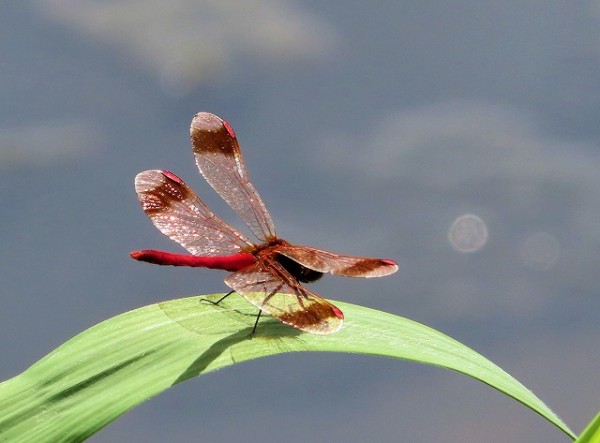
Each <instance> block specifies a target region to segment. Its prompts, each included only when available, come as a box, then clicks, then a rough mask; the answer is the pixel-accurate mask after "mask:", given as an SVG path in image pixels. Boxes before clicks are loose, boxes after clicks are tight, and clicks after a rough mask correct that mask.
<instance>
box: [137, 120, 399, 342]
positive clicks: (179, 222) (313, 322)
mask: <svg viewBox="0 0 600 443" xmlns="http://www.w3.org/2000/svg"><path fill="white" fill-rule="evenodd" d="M190 138H191V143H192V151H193V154H194V157H195V160H196V165H197V166H198V169H199V170H200V173H201V174H202V175H203V176H204V178H205V179H206V181H207V182H208V183H209V184H210V185H211V186H212V188H213V189H214V190H215V191H216V192H217V193H218V194H219V195H220V196H221V197H222V198H223V199H224V200H225V201H226V202H227V204H228V205H229V206H230V207H231V208H232V209H233V210H234V211H235V212H236V213H237V214H238V215H239V216H240V217H241V219H242V220H243V221H244V223H245V224H246V225H247V226H248V228H249V229H250V231H251V232H252V233H253V234H254V236H255V237H256V238H257V239H258V242H251V241H250V240H249V239H248V238H247V237H246V236H245V235H243V234H242V233H240V232H239V231H238V230H236V229H234V228H233V227H231V226H230V225H228V224H227V223H225V222H224V221H222V220H221V219H220V218H218V217H217V216H216V215H215V214H214V213H213V212H212V211H211V210H210V209H209V208H208V206H206V204H205V203H204V202H203V201H202V200H200V198H199V197H198V196H197V195H196V194H195V193H194V191H193V190H192V189H191V188H190V187H188V186H187V185H186V184H185V183H184V182H183V180H181V179H180V178H179V177H177V176H176V175H175V174H173V173H172V172H169V171H164V170H148V171H144V172H141V173H139V174H138V175H137V176H136V177H135V190H136V193H137V196H138V200H139V201H140V204H141V205H142V209H143V210H144V212H145V213H146V215H147V216H148V217H149V218H150V220H151V221H152V223H153V224H154V225H155V226H156V227H157V228H158V229H159V230H160V231H161V232H162V233H163V234H165V235H166V236H168V237H169V238H170V239H172V240H174V241H176V242H177V243H179V244H180V245H181V246H183V247H184V248H185V249H186V250H187V251H188V252H189V254H176V253H171V252H166V251H157V250H153V249H144V250H139V251H133V252H131V254H130V255H131V257H132V258H134V259H135V260H139V261H144V262H149V263H154V264H158V265H171V266H191V267H202V268H210V269H221V270H225V271H229V272H230V274H229V275H228V276H227V277H226V278H225V284H226V285H227V286H229V288H231V291H230V292H229V293H227V294H225V296H223V297H222V298H221V299H220V300H218V301H217V302H214V303H215V304H219V303H220V302H221V301H222V300H224V299H225V298H226V297H228V296H229V295H230V294H232V293H234V292H236V293H238V294H240V295H241V296H242V297H244V298H245V299H246V300H247V301H248V302H250V303H251V304H253V305H254V306H256V307H257V308H258V309H259V311H258V315H257V317H256V321H255V323H254V328H253V329H252V333H251V335H253V334H254V333H255V331H256V327H257V325H258V320H259V319H260V315H261V313H265V314H268V315H270V316H272V317H274V318H275V319H277V320H279V321H281V322H282V323H284V324H286V325H289V326H292V327H294V328H296V329H299V330H301V331H305V332H309V333H314V334H331V333H334V332H336V331H338V330H339V329H340V328H341V327H342V324H343V321H344V314H343V313H342V311H341V310H340V309H339V308H337V307H336V306H334V305H333V304H332V303H330V302H329V301H327V300H325V299H324V298H322V297H320V296H319V295H317V294H316V293H314V292H313V291H311V290H309V289H307V288H306V287H304V286H303V285H302V283H311V282H314V281H316V280H318V279H320V278H321V277H322V276H323V275H324V274H332V275H340V276H344V277H366V278H370V277H383V276H386V275H390V274H393V273H394V272H396V271H397V270H398V265H397V264H396V262H394V261H393V260H390V259H379V258H368V257H356V256H350V255H342V254H337V253H334V252H329V251H324V250H321V249H316V248H311V247H308V246H297V245H293V244H291V243H288V242H287V241H285V240H283V239H281V238H279V237H277V235H276V233H275V226H274V224H273V220H272V219H271V215H270V214H269V211H268V210H267V208H266V206H265V204H264V203H263V201H262V199H261V198H260V196H259V195H258V192H257V191H256V189H255V188H254V186H253V185H252V182H251V181H250V179H249V177H248V173H247V172H246V166H245V163H244V159H243V157H242V152H241V150H240V146H239V143H238V140H237V137H236V134H235V132H234V131H233V128H232V127H231V126H230V125H229V123H227V122H226V121H225V120H223V119H221V118H220V117H217V116H216V115H214V114H211V113H208V112H200V113H198V114H196V115H195V116H194V118H193V120H192V123H191V127H190ZM190 254H191V255H190Z"/></svg>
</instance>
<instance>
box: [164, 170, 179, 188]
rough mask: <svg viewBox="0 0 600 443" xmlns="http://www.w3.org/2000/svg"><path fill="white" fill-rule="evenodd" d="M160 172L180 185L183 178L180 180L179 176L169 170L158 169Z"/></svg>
mask: <svg viewBox="0 0 600 443" xmlns="http://www.w3.org/2000/svg"><path fill="white" fill-rule="evenodd" d="M160 172H162V175H164V176H165V177H167V178H169V179H171V180H173V181H174V182H176V183H179V184H180V185H182V184H183V180H181V179H180V178H179V177H177V176H176V175H175V174H173V173H172V172H169V171H160Z"/></svg>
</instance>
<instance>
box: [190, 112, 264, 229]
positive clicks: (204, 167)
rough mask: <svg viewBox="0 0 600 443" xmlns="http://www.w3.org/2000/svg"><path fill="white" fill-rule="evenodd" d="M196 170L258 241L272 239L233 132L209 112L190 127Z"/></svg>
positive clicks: (224, 122)
mask: <svg viewBox="0 0 600 443" xmlns="http://www.w3.org/2000/svg"><path fill="white" fill-rule="evenodd" d="M190 136H191V139H192V151H193V152H194V156H195V157H196V164H197V165H198V169H200V172H201V173H202V175H203V176H204V178H205V179H206V181H207V182H208V183H209V184H210V185H211V186H212V187H213V189H214V190H215V191H217V192H218V193H219V195H220V196H221V197H222V198H223V199H224V200H225V201H226V202H227V204H228V205H229V206H231V208H232V209H233V210H234V211H235V212H237V213H238V215H239V216H240V217H241V218H242V220H244V223H246V225H248V227H249V228H250V230H251V231H252V232H253V233H254V235H256V237H257V238H259V239H260V240H266V239H268V238H269V237H274V236H275V227H274V225H273V221H272V220H271V216H270V215H269V212H268V211H267V208H266V206H265V204H264V203H263V201H262V200H261V198H260V196H259V195H258V193H257V192H256V190H255V189H254V186H252V183H251V182H250V179H249V178H248V174H247V173H246V166H245V164H244V159H243V157H242V152H241V151H240V146H239V144H238V141H237V138H236V136H235V132H233V129H232V128H231V126H229V123H227V122H226V121H224V120H222V119H221V118H219V117H217V116H216V115H214V114H210V113H208V112H199V113H198V114H196V115H195V116H194V119H193V120H192V124H191V127H190Z"/></svg>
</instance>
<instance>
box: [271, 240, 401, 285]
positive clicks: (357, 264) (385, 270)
mask: <svg viewBox="0 0 600 443" xmlns="http://www.w3.org/2000/svg"><path fill="white" fill-rule="evenodd" d="M277 252H278V253H279V254H282V255H285V256H286V257H288V258H291V259H292V260H294V261H296V262H298V263H300V264H301V265H303V266H306V267H307V268H309V269H313V270H315V271H318V272H323V273H330V274H333V275H341V276H344V277H366V278H370V277H384V276H386V275H390V274H393V273H394V272H396V271H397V270H398V265H397V264H396V262H394V261H393V260H389V259H381V258H370V257H355V256H351V255H341V254H335V253H333V252H329V251H323V250H321V249H315V248H309V247H306V246H293V245H287V246H280V247H278V248H277Z"/></svg>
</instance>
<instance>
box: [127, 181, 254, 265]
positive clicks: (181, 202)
mask: <svg viewBox="0 0 600 443" xmlns="http://www.w3.org/2000/svg"><path fill="white" fill-rule="evenodd" d="M135 191H136V192H137V195H138V199H139V201H140V203H141V204H142V208H143V209H144V212H145V213H146V215H147V216H148V217H150V220H152V223H154V225H155V226H156V227H157V228H158V229H159V230H160V232H162V233H163V234H165V235H166V236H168V237H169V238H171V239H172V240H175V241H176V242H177V243H179V244H180V245H181V246H183V247H184V248H185V249H187V250H188V251H189V252H190V253H192V254H193V255H198V256H202V255H229V254H235V253H237V252H240V250H241V249H242V248H244V247H248V246H251V243H250V242H249V241H248V240H247V239H246V238H245V237H244V236H243V235H242V234H240V233H239V232H237V231H236V230H235V229H233V228H232V227H230V226H229V225H227V224H226V223H225V222H223V221H222V220H221V219H219V218H218V217H217V216H216V215H215V214H213V213H212V211H211V210H210V209H208V207H207V206H206V205H205V204H204V203H203V202H202V200H200V199H199V198H198V197H197V196H196V194H195V193H194V191H192V190H191V189H190V188H189V187H188V186H187V185H186V184H185V183H184V182H183V180H181V179H180V178H179V177H177V176H176V175H175V174H173V173H171V172H168V171H160V170H150V171H144V172H140V173H139V174H138V175H137V176H136V177H135Z"/></svg>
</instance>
